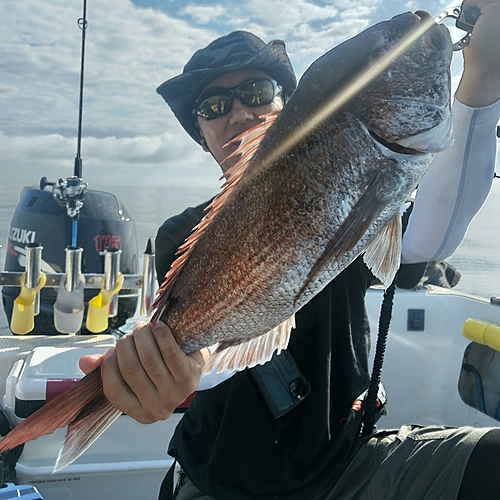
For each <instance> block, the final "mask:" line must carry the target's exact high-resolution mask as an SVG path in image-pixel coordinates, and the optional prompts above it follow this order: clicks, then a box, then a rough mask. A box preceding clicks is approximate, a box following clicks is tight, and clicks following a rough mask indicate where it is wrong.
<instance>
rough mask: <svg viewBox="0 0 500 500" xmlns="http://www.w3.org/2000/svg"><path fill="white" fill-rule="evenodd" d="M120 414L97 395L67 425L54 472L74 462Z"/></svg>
mask: <svg viewBox="0 0 500 500" xmlns="http://www.w3.org/2000/svg"><path fill="white" fill-rule="evenodd" d="M121 414H122V412H121V411H120V410H118V409H116V408H115V407H114V406H113V405H112V404H111V403H110V402H109V401H108V400H107V399H106V398H105V396H104V394H103V393H102V392H101V394H99V395H97V396H96V398H95V399H94V400H93V401H92V402H91V403H90V404H89V405H87V406H86V407H85V408H84V409H83V411H82V412H81V413H80V414H79V415H78V416H77V417H76V418H75V419H74V420H73V421H72V422H71V423H70V424H69V426H68V431H67V433H66V437H65V438H64V443H63V445H62V447H61V449H60V451H59V455H58V456H57V460H56V463H55V466H54V472H57V471H59V470H61V469H64V467H66V466H68V465H69V464H71V463H72V462H74V461H75V460H76V459H77V458H78V457H79V456H80V455H82V454H83V453H84V452H85V451H86V450H87V449H88V448H89V447H90V445H91V444H93V443H94V442H95V441H96V439H97V438H98V437H99V436H100V435H101V434H102V433H103V432H104V431H105V430H106V429H107V428H108V427H109V426H110V425H111V424H112V423H113V422H114V421H115V420H116V419H117V418H118V417H119V416H120V415H121Z"/></svg>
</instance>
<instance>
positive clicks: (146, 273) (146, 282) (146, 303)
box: [141, 238, 156, 316]
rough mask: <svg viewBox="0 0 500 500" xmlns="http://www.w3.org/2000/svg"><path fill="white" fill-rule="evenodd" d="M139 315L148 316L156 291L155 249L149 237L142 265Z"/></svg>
mask: <svg viewBox="0 0 500 500" xmlns="http://www.w3.org/2000/svg"><path fill="white" fill-rule="evenodd" d="M142 269H143V270H142V294H141V316H149V314H150V313H151V307H152V305H153V301H154V296H155V292H156V277H155V249H154V241H153V238H149V240H148V244H147V246H146V251H145V252H144V260H143V266H142Z"/></svg>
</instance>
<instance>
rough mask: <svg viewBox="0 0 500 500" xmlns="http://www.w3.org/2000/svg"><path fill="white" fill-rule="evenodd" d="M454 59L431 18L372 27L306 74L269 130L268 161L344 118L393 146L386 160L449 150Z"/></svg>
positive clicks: (402, 18) (410, 17)
mask: <svg viewBox="0 0 500 500" xmlns="http://www.w3.org/2000/svg"><path fill="white" fill-rule="evenodd" d="M452 53H453V49H452V41H451V37H450V34H449V31H448V29H447V28H446V26H444V25H438V24H436V22H435V21H434V19H433V18H432V17H431V16H430V14H428V13H427V12H423V11H418V12H416V13H412V12H406V13H404V14H400V15H398V16H395V17H394V18H392V19H390V20H388V21H384V22H381V23H378V24H376V25H374V26H371V27H369V28H367V29H366V30H364V31H363V32H361V33H359V34H358V35H356V36H354V37H352V38H350V39H349V40H346V41H345V42H343V43H341V44H340V45H338V46H337V47H335V48H333V49H331V50H330V51H328V52H327V53H326V54H324V55H323V56H321V57H320V58H318V59H317V60H316V61H315V62H314V63H313V64H312V65H311V66H310V67H309V68H308V69H307V71H306V72H305V73H304V75H303V76H302V78H301V79H300V82H299V85H298V87H297V89H296V91H295V92H294V93H293V95H292V97H291V99H290V100H289V101H288V102H287V104H286V105H285V107H284V109H283V112H282V116H280V118H279V119H278V120H277V123H276V124H275V126H274V127H272V128H271V129H270V131H269V133H268V135H269V138H268V140H267V141H264V143H263V147H262V148H261V153H262V155H265V154H267V153H268V149H272V148H274V147H275V146H274V144H276V142H277V141H279V140H283V138H288V137H292V139H291V140H290V142H293V141H295V142H298V139H297V140H296V139H293V138H294V137H297V138H300V137H303V136H304V135H306V134H308V133H311V132H312V131H313V130H314V129H315V128H316V127H320V126H322V123H324V122H325V121H327V120H334V121H335V120H337V121H339V123H340V122H341V120H342V116H345V115H346V114H349V115H351V116H354V117H356V119H357V120H359V122H360V123H361V124H362V126H363V127H364V128H365V129H366V130H368V131H369V132H370V133H371V135H372V138H373V139H374V140H375V142H377V143H379V144H382V145H384V146H388V148H389V149H387V147H386V148H384V151H385V152H387V153H389V152H390V150H393V151H395V153H396V154H399V153H403V154H414V155H417V154H419V155H423V154H428V153H436V152H438V151H441V150H444V149H446V148H448V147H449V146H450V145H451V143H452V141H453V125H452V118H451V109H450V103H451V75H450V65H451V59H452ZM304 124H307V125H304ZM266 142H267V143H266ZM266 146H268V147H266Z"/></svg>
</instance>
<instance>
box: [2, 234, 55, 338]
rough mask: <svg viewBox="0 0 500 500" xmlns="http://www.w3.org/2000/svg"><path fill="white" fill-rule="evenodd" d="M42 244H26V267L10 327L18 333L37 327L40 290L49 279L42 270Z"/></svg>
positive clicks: (24, 332)
mask: <svg viewBox="0 0 500 500" xmlns="http://www.w3.org/2000/svg"><path fill="white" fill-rule="evenodd" d="M42 248H43V247H42V245H39V244H38V243H30V244H28V245H26V267H25V272H24V273H23V275H22V276H21V279H20V285H21V292H20V294H19V296H18V297H17V298H16V300H14V307H13V310H12V317H11V320H10V329H11V330H12V332H13V333H16V334H18V335H25V334H26V333H29V332H31V331H32V330H33V328H35V316H36V315H37V314H38V313H39V312H40V298H39V295H38V292H39V291H40V290H41V289H42V287H43V286H44V285H45V283H46V281H47V276H46V275H45V274H44V273H43V272H42V271H41V263H42Z"/></svg>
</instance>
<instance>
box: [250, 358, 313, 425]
mask: <svg viewBox="0 0 500 500" xmlns="http://www.w3.org/2000/svg"><path fill="white" fill-rule="evenodd" d="M249 374H250V376H251V378H252V380H253V381H254V383H255V386H256V387H257V390H258V392H259V393H260V394H261V396H262V398H263V400H264V402H265V403H266V406H267V407H268V409H269V411H270V412H271V415H272V416H273V418H275V419H276V418H280V417H281V416H283V415H285V414H286V413H288V412H289V411H290V410H291V409H293V408H295V407H296V406H297V405H298V404H300V403H301V402H302V401H303V400H304V399H305V398H306V397H307V395H308V394H309V391H310V390H311V386H310V384H309V382H308V381H307V379H306V378H305V377H304V375H302V373H301V371H300V369H299V367H298V366H297V363H296V362H295V360H294V359H293V357H292V355H291V354H290V353H289V352H288V351H287V350H285V351H281V353H280V354H276V353H274V355H273V357H272V358H271V360H270V361H268V362H267V363H265V364H264V365H257V366H255V367H254V368H252V369H251V370H249Z"/></svg>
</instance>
